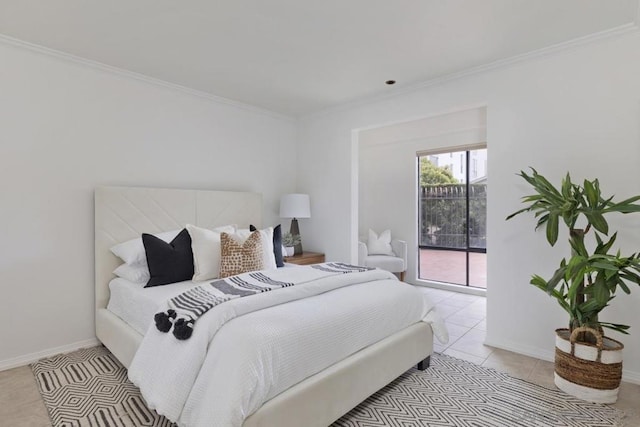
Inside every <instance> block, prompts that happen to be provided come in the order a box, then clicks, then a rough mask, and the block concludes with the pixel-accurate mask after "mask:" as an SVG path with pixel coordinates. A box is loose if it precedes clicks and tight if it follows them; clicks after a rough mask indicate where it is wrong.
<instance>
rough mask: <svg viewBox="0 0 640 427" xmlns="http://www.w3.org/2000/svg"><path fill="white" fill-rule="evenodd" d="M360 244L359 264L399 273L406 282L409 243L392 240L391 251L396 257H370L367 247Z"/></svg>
mask: <svg viewBox="0 0 640 427" xmlns="http://www.w3.org/2000/svg"><path fill="white" fill-rule="evenodd" d="M360 240H361V241H359V242H358V264H359V265H362V266H365V267H377V268H380V269H382V270H387V271H390V272H392V273H398V274H399V275H400V280H403V281H404V275H405V272H406V271H407V242H405V241H404V240H398V239H392V240H391V249H392V250H393V253H394V255H395V256H391V255H369V253H368V250H367V245H366V244H365V243H363V242H362V239H360Z"/></svg>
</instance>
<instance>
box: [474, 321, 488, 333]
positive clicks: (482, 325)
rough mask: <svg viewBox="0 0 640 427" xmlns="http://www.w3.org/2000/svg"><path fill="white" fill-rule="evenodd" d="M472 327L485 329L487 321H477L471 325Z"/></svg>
mask: <svg viewBox="0 0 640 427" xmlns="http://www.w3.org/2000/svg"><path fill="white" fill-rule="evenodd" d="M473 329H479V330H481V331H485V332H486V330H487V321H486V320H481V321H480V323H478V324H477V325H476V326H474V327H473Z"/></svg>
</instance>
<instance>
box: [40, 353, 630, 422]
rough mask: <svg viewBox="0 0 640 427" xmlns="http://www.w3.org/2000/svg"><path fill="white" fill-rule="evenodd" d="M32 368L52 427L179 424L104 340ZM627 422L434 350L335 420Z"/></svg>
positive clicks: (614, 411)
mask: <svg viewBox="0 0 640 427" xmlns="http://www.w3.org/2000/svg"><path fill="white" fill-rule="evenodd" d="M31 368H32V370H33V373H34V375H35V377H36V380H37V383H38V386H39V388H40V393H41V394H42V397H43V399H44V402H45V406H46V407H47V410H48V411H49V416H50V418H51V422H52V425H53V426H54V427H70V426H74V427H75V426H77V427H96V426H100V427H137V426H153V427H170V426H173V424H172V423H171V422H169V421H168V420H167V419H166V418H164V417H162V416H159V415H158V414H157V413H156V412H155V411H152V410H150V409H148V408H147V406H146V405H145V403H144V401H143V399H142V397H141V396H140V392H139V391H138V389H137V388H136V387H135V386H134V385H133V384H132V383H131V382H129V380H128V379H127V371H126V369H125V368H124V367H122V365H121V364H120V363H119V362H118V361H117V360H116V358H115V357H114V356H112V355H111V353H109V351H108V350H106V349H105V348H104V347H102V346H100V347H93V348H89V349H84V350H79V351H76V352H73V353H69V354H63V355H59V356H54V357H52V358H50V359H44V360H40V361H38V362H36V363H34V364H32V365H31ZM623 425H624V414H623V413H622V412H621V411H618V410H617V409H615V408H611V407H609V406H605V405H598V404H593V403H588V402H584V401H582V400H580V399H577V398H574V397H571V396H569V395H567V394H565V393H563V392H561V391H560V390H551V389H547V388H545V387H542V386H539V385H536V384H532V383H529V382H526V381H523V380H520V379H517V378H513V377H511V376H509V375H508V374H505V373H501V372H498V371H495V370H493V369H489V368H485V367H482V366H478V365H474V364H472V363H469V362H466V361H463V360H459V359H456V358H453V357H450V356H446V355H442V354H437V353H436V354H434V355H432V357H431V366H430V367H429V368H428V369H426V370H425V371H418V370H416V369H411V370H409V371H407V372H406V373H404V374H403V375H402V376H401V377H400V378H398V379H396V380H395V381H393V382H392V383H390V384H389V385H387V386H386V387H385V388H383V389H382V390H380V391H378V392H377V393H375V394H373V395H372V396H370V397H369V398H368V399H367V400H365V401H364V402H362V403H361V404H360V405H359V406H357V407H356V408H354V409H353V410H352V411H351V412H349V413H348V414H346V415H345V416H343V417H342V418H340V419H339V420H338V421H336V422H335V423H334V424H333V425H332V427H374V426H375V427H380V426H392V427H396V426H397V427H435V426H437V427H445V426H447V427H551V426H557V427H605V426H606V427H610V426H623ZM301 427H303V426H301Z"/></svg>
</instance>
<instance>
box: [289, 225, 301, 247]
mask: <svg viewBox="0 0 640 427" xmlns="http://www.w3.org/2000/svg"><path fill="white" fill-rule="evenodd" d="M289 233H291V234H292V235H294V236H299V235H300V229H299V228H298V220H297V219H296V218H293V219H292V220H291V229H290V230H289ZM293 254H294V255H302V239H301V240H300V243H298V244H297V245H295V246H294V247H293Z"/></svg>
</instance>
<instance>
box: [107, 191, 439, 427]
mask: <svg viewBox="0 0 640 427" xmlns="http://www.w3.org/2000/svg"><path fill="white" fill-rule="evenodd" d="M262 209H263V206H262V196H261V195H260V194H257V193H249V192H229V191H204V190H176V189H158V188H132V187H100V188H97V189H96V191H95V274H96V283H95V292H96V294H95V296H96V298H95V300H96V336H97V337H98V339H99V340H100V341H101V342H102V343H103V344H104V345H105V346H106V347H107V348H108V349H109V350H110V351H111V352H112V353H113V354H114V355H115V356H116V357H117V358H118V360H119V361H120V362H121V363H122V364H123V365H124V366H125V367H129V365H130V363H131V361H132V359H133V356H134V355H135V353H136V351H137V349H138V347H139V345H140V342H141V341H142V335H140V334H139V333H138V332H136V331H135V330H134V329H133V328H132V327H130V326H129V325H128V324H127V323H125V322H124V321H122V320H121V319H120V318H119V317H117V316H116V315H114V314H113V313H111V312H110V311H108V310H107V309H106V307H107V303H108V301H109V282H110V281H111V279H112V278H113V277H114V276H113V273H112V271H113V270H114V269H115V268H116V267H117V266H118V265H119V263H120V261H119V260H118V258H117V257H116V256H115V255H113V254H112V253H111V251H110V250H109V248H110V247H112V246H113V245H115V244H117V243H120V242H124V241H127V240H130V239H133V238H135V237H139V236H140V234H141V233H143V232H144V233H158V232H162V231H169V230H175V229H178V228H182V227H184V226H185V224H187V223H189V224H194V225H197V226H200V227H205V228H213V227H216V226H220V225H225V224H237V225H238V226H239V227H243V228H248V226H249V224H253V225H255V226H256V227H260V226H261V225H262ZM432 348H433V334H432V331H431V327H430V326H429V325H427V324H426V323H423V322H420V323H416V324H414V325H412V326H410V327H408V328H406V329H404V330H402V331H400V332H398V333H396V334H394V335H391V336H389V337H387V338H385V339H383V340H382V341H380V342H378V343H376V344H374V345H371V346H369V347H367V348H365V349H363V350H360V351H358V352H357V353H354V354H352V355H351V356H349V357H347V358H346V359H344V360H342V361H340V362H338V363H336V364H335V365H333V366H330V367H328V368H327V369H324V370H323V371H321V372H319V373H317V374H315V375H313V376H311V377H309V378H307V379H305V380H304V381H301V382H300V383H298V384H296V385H295V386H293V387H291V388H290V389H288V390H286V391H284V392H283V393H281V394H280V395H278V396H276V397H274V398H273V399H271V400H269V401H268V402H266V403H265V404H264V405H263V406H262V407H260V408H259V409H258V410H257V411H256V412H255V413H253V414H252V415H251V416H249V417H248V418H247V419H246V420H245V422H244V427H299V426H308V427H314V426H317V427H326V426H328V425H330V424H331V423H332V422H334V421H335V420H337V419H338V418H340V417H341V416H342V415H344V414H346V413H347V412H349V410H351V409H352V408H354V407H355V406H357V405H358V404H359V403H360V402H362V401H363V400H364V399H366V398H367V397H368V396H370V395H371V394H373V393H374V392H376V391H377V390H379V389H380V388H382V387H384V386H385V385H387V384H388V383H389V382H391V381H393V380H394V379H395V378H397V377H398V376H399V375H401V374H402V373H403V372H405V371H406V370H407V369H409V368H410V367H411V366H412V365H415V364H417V363H419V364H420V365H421V368H424V367H426V366H425V363H426V364H428V358H429V356H430V355H431V353H432Z"/></svg>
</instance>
